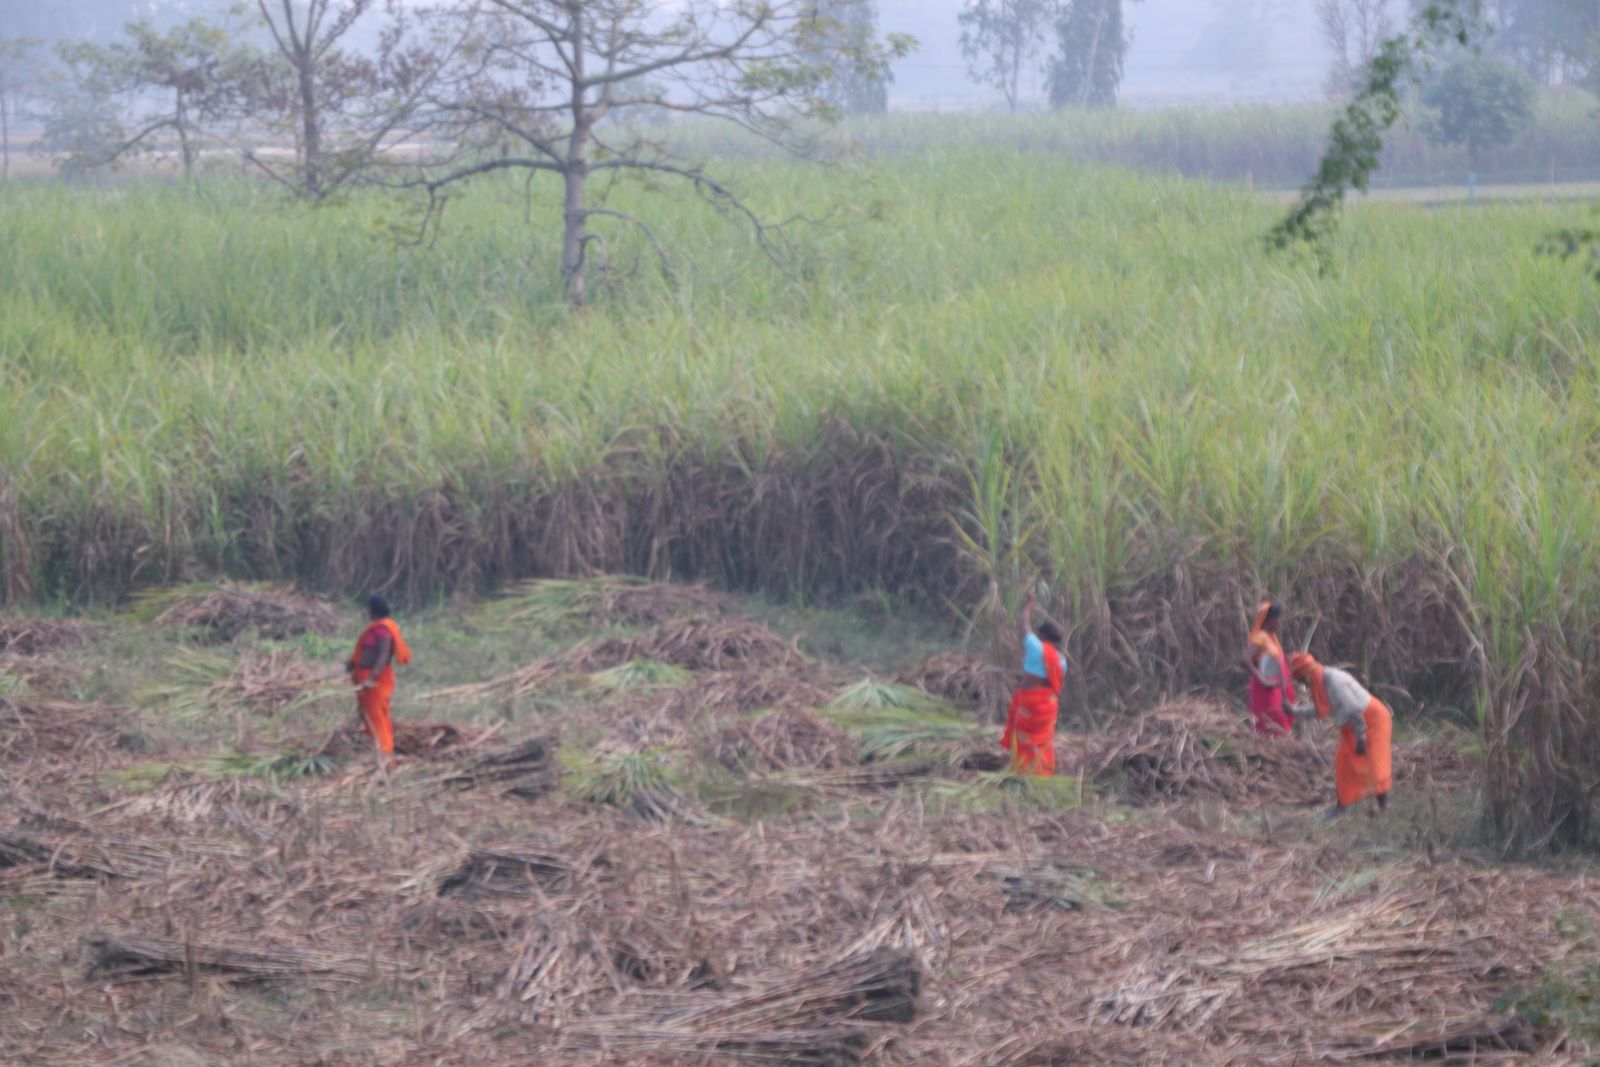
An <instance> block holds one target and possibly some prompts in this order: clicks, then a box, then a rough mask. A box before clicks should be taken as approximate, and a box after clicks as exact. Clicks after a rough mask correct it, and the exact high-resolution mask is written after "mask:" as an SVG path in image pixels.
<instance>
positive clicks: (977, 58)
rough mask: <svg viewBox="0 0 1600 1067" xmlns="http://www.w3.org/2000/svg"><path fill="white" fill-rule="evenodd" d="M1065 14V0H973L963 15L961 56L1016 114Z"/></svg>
mask: <svg viewBox="0 0 1600 1067" xmlns="http://www.w3.org/2000/svg"><path fill="white" fill-rule="evenodd" d="M1060 13H1061V0H973V2H972V3H970V4H968V6H967V8H966V10H964V11H962V12H961V14H960V15H959V16H958V20H959V21H960V23H961V54H962V55H963V56H965V57H966V59H967V70H968V72H969V73H970V74H971V75H972V77H973V80H975V81H977V82H979V83H981V84H984V85H992V86H994V87H995V88H996V89H999V90H1000V95H1002V96H1004V97H1005V99H1006V106H1007V107H1009V108H1010V109H1011V110H1012V111H1016V110H1017V100H1018V98H1019V97H1020V96H1021V93H1022V75H1023V72H1024V71H1025V70H1026V69H1027V68H1028V65H1029V63H1031V62H1032V61H1033V60H1035V59H1037V58H1038V56H1039V49H1040V46H1041V45H1042V44H1043V43H1044V38H1045V34H1046V33H1047V32H1048V31H1049V30H1050V29H1051V28H1052V27H1053V26H1054V25H1055V21H1056V18H1057V17H1058V16H1059V15H1060Z"/></svg>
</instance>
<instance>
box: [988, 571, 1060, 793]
mask: <svg viewBox="0 0 1600 1067" xmlns="http://www.w3.org/2000/svg"><path fill="white" fill-rule="evenodd" d="M1036 600H1037V597H1036V594H1035V593H1034V591H1033V589H1031V588H1030V589H1029V590H1028V596H1027V599H1025V600H1024V601H1023V603H1022V618H1021V619H1020V620H1019V623H1020V629H1021V631H1022V680H1021V683H1020V684H1019V685H1018V686H1017V689H1016V692H1014V693H1012V695H1011V708H1010V710H1009V711H1007V712H1006V729H1005V734H1004V735H1003V736H1002V737H1001V738H1000V744H1001V746H1002V747H1003V748H1005V749H1006V751H1008V752H1010V753H1011V769H1012V770H1013V771H1015V772H1016V773H1018V774H1033V775H1038V776H1039V777H1041V778H1048V777H1050V776H1051V775H1053V774H1055V771H1056V720H1057V718H1059V717H1060V712H1061V687H1062V685H1063V684H1064V683H1065V682H1066V677H1067V657H1066V656H1065V655H1064V654H1062V651H1061V646H1062V644H1063V643H1065V640H1066V634H1064V633H1063V632H1062V630H1061V627H1060V626H1057V625H1056V624H1055V623H1054V622H1052V621H1051V620H1049V619H1046V620H1044V621H1043V622H1041V623H1040V624H1039V628H1038V629H1037V630H1035V629H1034V627H1033V608H1034V604H1035V602H1036Z"/></svg>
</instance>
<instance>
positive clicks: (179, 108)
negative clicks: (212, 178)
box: [172, 89, 194, 182]
mask: <svg viewBox="0 0 1600 1067" xmlns="http://www.w3.org/2000/svg"><path fill="white" fill-rule="evenodd" d="M172 115H173V120H174V123H173V124H174V125H175V126H177V128H178V155H179V157H180V158H181V159H182V160H183V180H184V181H186V182H187V181H189V180H190V179H191V178H193V177H194V154H193V150H192V149H191V148H190V147H189V114H188V111H187V109H186V108H185V107H184V104H183V90H182V89H179V90H178V101H177V104H176V106H175V107H174V108H173V112H172Z"/></svg>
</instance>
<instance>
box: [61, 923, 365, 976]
mask: <svg viewBox="0 0 1600 1067" xmlns="http://www.w3.org/2000/svg"><path fill="white" fill-rule="evenodd" d="M85 947H86V948H87V949H88V952H89V977H91V978H123V979H131V978H159V977H163V976H166V975H172V974H184V973H189V972H191V971H196V972H201V973H205V974H214V975H219V976H221V977H223V978H226V979H229V980H231V981H237V982H268V981H276V980H279V979H292V978H303V977H305V976H306V975H327V976H330V977H335V978H340V979H345V980H350V981H357V980H360V979H363V978H367V977H369V976H370V975H371V973H372V970H373V963H374V961H373V960H371V959H366V958H360V957H353V956H340V955H334V954H332V953H327V952H318V951H315V950H313V949H276V950H263V949H242V948H233V947H230V946H226V945H215V944H199V943H195V942H192V941H177V940H172V939H169V938H157V937H142V936H140V935H137V934H123V935H120V936H117V937H97V938H92V939H90V940H89V941H88V942H86V944H85ZM381 965H384V966H387V967H390V968H392V967H393V964H391V963H388V962H387V961H383V962H382V964H381Z"/></svg>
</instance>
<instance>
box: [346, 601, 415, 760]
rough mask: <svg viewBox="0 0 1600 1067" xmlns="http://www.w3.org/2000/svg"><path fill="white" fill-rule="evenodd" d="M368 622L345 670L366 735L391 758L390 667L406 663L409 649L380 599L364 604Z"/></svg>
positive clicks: (392, 674) (409, 659) (392, 689)
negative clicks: (352, 685)
mask: <svg viewBox="0 0 1600 1067" xmlns="http://www.w3.org/2000/svg"><path fill="white" fill-rule="evenodd" d="M367 615H368V617H369V618H370V619H371V622H370V623H369V624H368V626H367V628H366V629H365V630H363V631H361V637H360V638H359V639H357V641H356V650H355V652H354V653H353V654H352V655H351V657H350V660H349V662H348V663H347V664H346V667H347V668H348V669H349V671H350V680H351V681H352V682H354V683H355V687H356V704H357V706H358V707H359V708H360V709H361V722H362V725H363V726H365V727H366V730H367V734H368V735H369V736H371V738H372V740H373V742H374V743H375V744H376V745H377V746H378V751H379V752H381V753H383V754H384V755H386V756H392V755H394V720H393V718H392V717H391V716H390V713H389V702H390V700H391V698H393V696H394V665H395V664H396V663H401V664H405V663H410V662H411V649H410V648H409V647H407V645H406V639H405V638H404V637H402V636H400V627H399V626H398V625H397V624H396V623H395V621H394V619H393V618H391V617H390V614H389V602H388V601H387V600H385V599H384V598H383V597H381V596H374V597H371V598H370V599H368V601H367Z"/></svg>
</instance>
